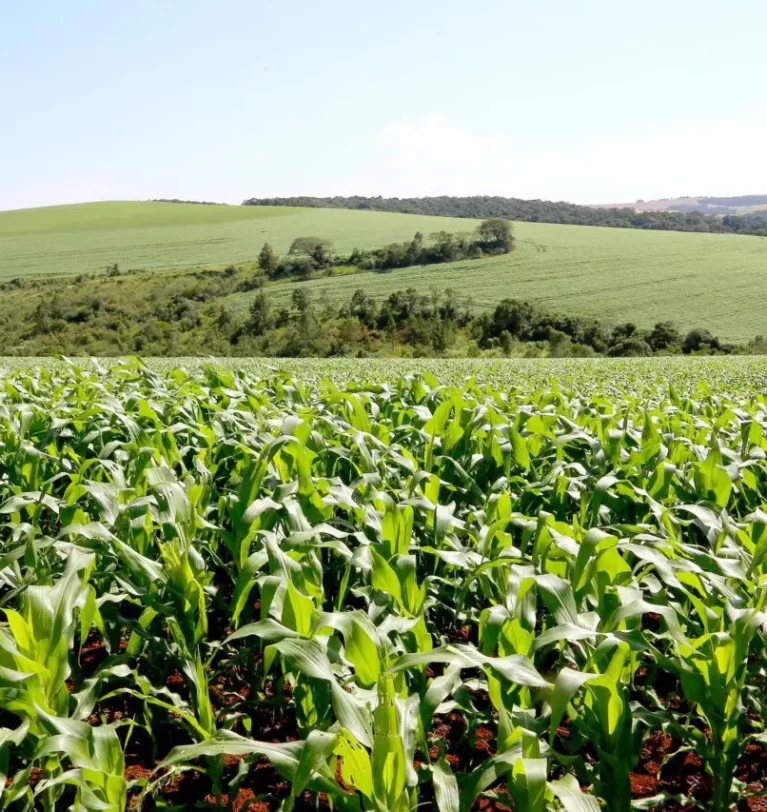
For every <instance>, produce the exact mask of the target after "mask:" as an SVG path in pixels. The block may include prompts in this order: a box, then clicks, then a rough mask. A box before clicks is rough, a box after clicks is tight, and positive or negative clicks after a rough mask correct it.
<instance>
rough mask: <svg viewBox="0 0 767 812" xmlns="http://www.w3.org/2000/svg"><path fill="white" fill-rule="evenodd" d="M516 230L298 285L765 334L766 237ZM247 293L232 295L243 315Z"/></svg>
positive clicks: (281, 292) (283, 290)
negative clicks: (476, 255)
mask: <svg viewBox="0 0 767 812" xmlns="http://www.w3.org/2000/svg"><path fill="white" fill-rule="evenodd" d="M371 216H378V215H377V214H375V215H371ZM463 222H466V221H463ZM514 232H515V235H516V238H517V247H516V249H515V250H514V252H513V253H511V254H507V255H504V256H499V257H492V258H489V259H482V260H468V261H464V262H455V263H451V264H448V265H429V266H420V267H415V268H402V269H398V270H394V271H391V272H389V273H365V274H361V273H358V274H352V275H349V276H343V277H327V278H320V279H313V280H311V281H309V282H304V283H301V284H303V285H305V286H307V287H308V289H309V290H311V291H312V293H313V294H314V295H316V296H326V297H328V298H330V299H331V300H332V301H334V302H341V301H347V300H348V299H349V298H350V297H351V295H352V293H353V292H354V290H356V289H357V288H363V289H364V290H365V292H366V293H367V294H369V295H373V296H376V297H383V296H385V295H387V294H388V293H390V292H392V291H395V290H401V289H403V288H407V287H414V288H416V289H417V290H419V291H421V292H423V293H428V292H430V291H431V290H433V289H437V290H440V291H444V290H445V289H447V288H453V289H454V290H455V291H456V292H457V293H458V294H459V295H460V296H463V297H471V299H472V300H473V302H474V304H475V307H476V308H477V309H486V308H488V309H489V308H491V307H493V306H494V305H495V304H497V303H498V302H499V301H500V300H501V299H503V298H506V297H512V298H517V299H522V300H529V301H534V302H537V303H539V304H541V305H543V306H545V307H546V309H548V310H555V311H560V312H564V313H574V314H579V315H589V316H594V317H596V318H599V319H600V320H603V321H606V322H608V323H618V322H624V321H633V322H634V323H636V324H637V325H638V326H640V327H649V326H652V325H653V324H655V323H656V322H658V321H664V320H672V321H674V322H676V323H677V325H678V326H680V327H681V328H683V329H691V328H693V327H705V328H707V329H709V330H711V332H713V333H714V334H716V335H718V336H720V337H721V338H722V339H725V340H727V341H743V340H747V339H749V338H752V337H753V336H755V335H757V334H760V333H767V318H765V315H764V314H765V312H767V239H764V238H759V237H741V236H736V235H719V234H685V233H680V232H673V231H657V232H656V231H638V230H631V229H611V228H598V227H589V226H561V225H551V224H548V223H516V224H515V225H514ZM296 284H297V283H295V282H290V281H286V282H279V283H276V284H273V285H271V286H270V295H271V297H272V299H273V300H274V301H276V302H287V300H288V299H289V297H290V294H291V293H292V291H293V290H294V289H295V285H296ZM251 298H252V297H251V296H250V295H248V294H238V295H236V296H233V297H230V299H229V300H228V301H229V304H230V306H231V307H232V309H233V310H234V311H235V312H240V313H242V312H244V310H245V309H246V308H247V306H248V304H249V302H250V300H251Z"/></svg>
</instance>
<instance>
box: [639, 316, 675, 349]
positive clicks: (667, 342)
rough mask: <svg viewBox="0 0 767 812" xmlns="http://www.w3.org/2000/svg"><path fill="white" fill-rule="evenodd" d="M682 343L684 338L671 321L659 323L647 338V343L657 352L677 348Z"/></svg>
mask: <svg viewBox="0 0 767 812" xmlns="http://www.w3.org/2000/svg"><path fill="white" fill-rule="evenodd" d="M681 341H682V336H681V334H680V333H679V330H677V329H676V327H675V325H674V323H673V322H671V321H659V322H658V323H657V324H656V325H655V327H653V328H652V332H650V333H649V335H648V336H647V343H648V344H649V345H650V346H651V347H652V348H653V350H654V351H655V352H657V351H658V350H667V349H669V348H671V347H676V346H678V345H679V344H680V343H681Z"/></svg>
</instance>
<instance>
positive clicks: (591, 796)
mask: <svg viewBox="0 0 767 812" xmlns="http://www.w3.org/2000/svg"><path fill="white" fill-rule="evenodd" d="M573 369H575V370H576V374H574V375H571V376H570V377H569V379H568V380H567V382H560V383H557V382H556V381H553V380H549V381H545V382H544V381H538V382H536V384H535V385H532V383H530V384H528V385H526V384H525V381H524V379H523V378H522V379H518V380H516V381H515V382H514V383H513V384H511V383H506V384H503V383H487V382H485V383H477V382H476V381H475V380H470V381H467V382H466V383H464V384H463V385H458V384H455V385H441V384H440V382H439V380H438V378H436V377H435V376H433V375H431V374H429V373H425V374H408V375H405V376H399V375H392V376H390V377H387V376H386V375H383V374H378V375H375V376H373V381H374V382H373V383H367V384H364V383H361V382H355V381H354V380H348V381H345V382H342V383H337V384H333V383H330V382H329V381H326V382H322V381H320V380H313V381H311V382H307V379H305V378H302V377H301V376H300V375H298V374H289V373H287V372H284V371H282V372H281V371H262V372H245V371H238V370H236V369H225V368H222V367H218V368H213V367H208V368H202V367H200V368H198V369H197V370H195V371H193V372H185V371H183V370H180V369H176V370H163V371H152V370H151V369H149V368H148V367H146V366H144V365H141V364H138V363H135V364H123V365H118V366H116V367H113V368H111V369H102V368H101V367H98V366H90V367H87V368H86V367H82V368H79V367H77V366H75V365H72V364H66V363H63V364H60V365H58V366H56V367H55V368H51V369H45V368H38V369H36V370H33V371H30V372H25V371H23V370H21V369H19V370H14V371H12V372H10V373H8V374H6V375H5V376H4V378H3V379H2V381H0V809H3V810H19V812H21V811H22V810H38V809H39V810H46V812H47V811H48V810H65V809H72V810H100V811H101V810H109V811H110V812H121V811H122V810H125V809H145V810H152V809H172V808H175V809H194V808H200V809H210V808H218V809H232V810H248V809H250V810H258V812H265V811H266V810H270V809H282V810H286V812H289V811H290V810H301V809H338V810H342V811H343V812H346V811H347V810H348V811H349V812H351V811H352V810H355V811H360V812H362V811H364V812H407V811H408V810H416V809H435V810H440V812H468V811H469V810H473V809H497V810H504V809H506V810H508V809H513V810H515V811H516V812H546V811H547V810H558V809H563V810H566V811H567V812H596V811H597V810H600V809H604V810H609V812H628V810H630V809H657V810H666V812H671V811H672V810H682V809H707V810H714V812H724V810H730V809H736V808H737V809H752V810H760V809H767V795H765V793H767V732H765V721H766V720H767V693H766V692H765V683H766V682H767V649H766V648H765V631H767V608H766V604H767V591H766V590H765V586H766V585H767V507H766V506H765V502H767V462H766V458H767V454H766V452H767V396H766V394H765V393H767V386H766V385H765V384H767V377H765V375H764V374H763V370H760V372H759V373H758V374H757V373H754V374H751V373H749V371H748V369H747V368H746V367H745V366H741V367H739V370H740V371H739V372H738V374H737V375H732V376H730V377H727V376H722V378H721V379H719V378H720V376H719V375H716V374H715V375H711V376H710V379H709V380H708V382H705V381H704V382H702V383H700V384H699V377H697V376H695V375H690V374H687V375H684V376H678V377H677V378H676V379H675V378H674V376H669V378H668V379H665V378H664V376H663V375H662V374H652V375H644V373H643V374H642V375H639V376H637V375H635V370H637V369H641V368H640V367H633V368H632V365H631V363H630V362H628V363H627V362H622V365H621V366H613V367H609V366H605V367H601V369H603V370H605V369H607V370H610V369H612V372H610V374H605V373H601V374H602V377H601V379H600V380H598V381H597V382H595V381H594V380H592V381H591V383H589V382H588V381H587V380H584V381H583V385H582V386H579V385H578V374H577V370H578V369H579V367H578V366H577V365H576V366H575V367H573ZM644 369H646V368H644ZM660 369H661V371H662V369H663V368H662V367H661V368H660Z"/></svg>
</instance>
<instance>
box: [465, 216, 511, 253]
mask: <svg viewBox="0 0 767 812" xmlns="http://www.w3.org/2000/svg"><path fill="white" fill-rule="evenodd" d="M475 244H476V245H477V246H478V247H479V248H481V249H482V250H483V251H484V252H485V253H486V254H508V253H509V251H511V249H512V247H513V245H514V237H513V235H512V232H511V223H510V222H509V221H508V220H506V219H504V218H503V217H491V218H490V219H489V220H485V222H484V223H481V224H480V225H479V226H478V227H477V242H476V243H475Z"/></svg>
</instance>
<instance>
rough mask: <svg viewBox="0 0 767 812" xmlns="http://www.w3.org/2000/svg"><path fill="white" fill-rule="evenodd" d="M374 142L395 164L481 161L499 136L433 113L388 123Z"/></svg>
mask: <svg viewBox="0 0 767 812" xmlns="http://www.w3.org/2000/svg"><path fill="white" fill-rule="evenodd" d="M377 146H378V148H379V149H380V150H381V152H383V153H384V154H385V155H386V157H387V158H388V160H389V161H390V162H391V163H392V164H394V165H397V166H412V165H419V166H424V165H431V166H434V165H436V164H439V165H444V164H450V165H455V164H482V163H484V161H485V160H486V159H487V157H488V155H489V154H490V153H494V152H497V151H498V149H499V148H500V146H501V140H500V139H499V138H498V136H496V135H492V134H484V133H478V132H472V131H471V130H467V129H465V128H463V127H461V126H459V125H456V124H454V123H452V122H450V121H449V120H448V118H447V117H446V116H444V115H442V114H437V113H432V114H428V115H424V116H421V117H420V118H417V119H406V120H402V121H398V122H396V123H394V124H390V125H389V126H388V127H386V128H385V129H384V130H383V132H382V133H381V134H380V136H379V137H378V139H377Z"/></svg>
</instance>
